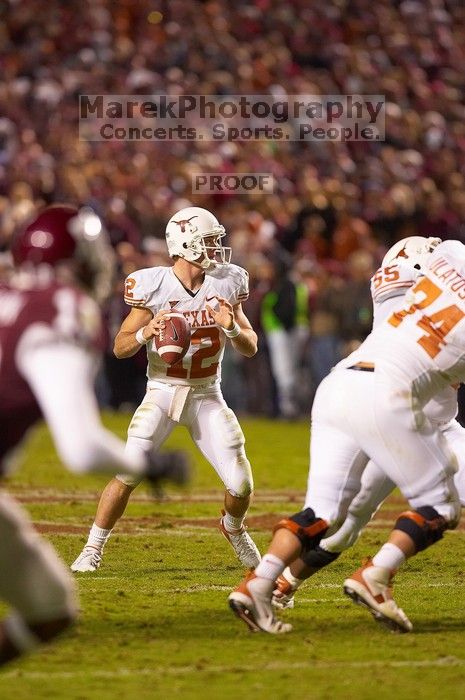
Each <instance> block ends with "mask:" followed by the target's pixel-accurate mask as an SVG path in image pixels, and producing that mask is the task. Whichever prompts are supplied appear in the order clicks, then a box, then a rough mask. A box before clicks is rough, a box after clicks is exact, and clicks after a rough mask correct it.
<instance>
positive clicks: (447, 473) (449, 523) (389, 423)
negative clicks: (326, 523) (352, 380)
mask: <svg viewBox="0 0 465 700" xmlns="http://www.w3.org/2000/svg"><path fill="white" fill-rule="evenodd" d="M397 394H398V395H399V394H400V392H397ZM408 411H409V409H406V410H405V411H404V415H403V409H402V406H401V405H399V406H396V405H395V403H394V405H393V404H391V402H389V401H388V402H386V401H383V402H382V405H379V404H378V405H376V406H375V411H374V415H375V421H376V424H377V427H378V430H379V433H380V437H381V439H380V440H378V443H377V453H378V455H377V461H378V463H379V464H380V466H381V467H382V469H383V470H384V471H385V473H386V474H387V475H388V476H389V477H390V478H391V479H392V480H393V481H394V482H396V483H397V485H398V486H399V488H400V490H401V491H402V493H403V495H404V496H405V498H406V499H407V500H408V501H409V505H410V510H407V511H405V512H403V513H401V514H400V516H399V517H398V519H397V521H396V523H395V526H394V529H393V531H392V533H391V535H390V537H389V539H388V541H387V542H386V543H385V544H384V545H383V546H382V547H381V549H380V550H379V551H378V552H377V553H376V555H375V556H374V557H373V560H372V561H371V562H369V563H368V564H367V565H365V566H363V567H361V568H360V569H359V570H358V571H356V572H355V573H354V574H353V575H352V576H350V577H349V578H348V579H347V580H346V581H345V582H344V590H345V592H346V594H347V595H349V596H350V597H351V598H352V599H353V600H354V601H355V602H357V603H362V604H363V605H365V606H366V607H367V608H369V609H370V612H372V614H373V615H374V617H375V618H376V619H377V620H378V621H380V622H382V623H384V624H386V625H387V626H388V627H390V628H392V629H395V630H397V631H403V632H406V631H409V630H411V629H412V625H411V623H410V621H409V620H408V618H407V617H406V615H405V613H403V611H402V610H400V609H399V608H398V607H397V605H396V604H395V601H394V599H393V597H392V591H391V581H392V578H393V576H394V573H395V572H396V571H397V570H398V569H399V568H400V567H401V566H402V565H403V563H404V562H405V561H406V559H408V558H410V557H412V556H414V555H416V554H417V553H418V552H421V551H423V550H424V549H426V548H427V547H430V546H431V545H433V544H434V543H435V542H437V541H439V540H440V539H441V538H442V536H443V533H444V531H445V530H446V529H450V528H453V527H455V526H456V524H457V522H458V519H459V517H460V502H459V497H458V493H457V491H456V488H455V485H454V480H453V477H454V473H455V471H456V469H457V461H456V458H455V455H454V453H453V452H451V450H450V449H449V446H448V444H447V441H446V440H445V438H444V437H443V435H442V434H441V433H440V432H439V431H438V430H437V429H436V428H435V427H434V426H433V425H432V424H431V423H430V422H429V421H428V419H427V418H426V416H425V415H424V414H419V413H417V414H416V415H415V416H414V419H415V420H414V421H413V420H412V415H411V413H410V416H409V414H408Z"/></svg>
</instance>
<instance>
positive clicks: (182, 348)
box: [154, 313, 191, 365]
mask: <svg viewBox="0 0 465 700" xmlns="http://www.w3.org/2000/svg"><path fill="white" fill-rule="evenodd" d="M167 316H168V317H167V319H166V320H165V327H164V328H162V329H161V330H160V333H159V334H158V335H156V336H154V339H155V348H156V350H157V352H158V354H159V355H160V357H161V358H162V360H163V361H164V362H166V364H167V365H174V364H176V362H179V360H182V358H183V357H184V355H185V354H186V352H187V351H188V349H189V345H190V343H191V329H190V326H189V324H188V323H187V321H186V319H185V318H184V316H183V315H182V314H179V313H172V314H167Z"/></svg>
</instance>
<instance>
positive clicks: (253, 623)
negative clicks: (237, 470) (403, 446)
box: [229, 378, 367, 633]
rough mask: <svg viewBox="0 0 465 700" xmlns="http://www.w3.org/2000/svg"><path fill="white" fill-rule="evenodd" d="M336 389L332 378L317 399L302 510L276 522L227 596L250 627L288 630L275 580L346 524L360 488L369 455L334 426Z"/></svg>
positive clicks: (279, 631) (335, 420)
mask: <svg viewBox="0 0 465 700" xmlns="http://www.w3.org/2000/svg"><path fill="white" fill-rule="evenodd" d="M334 385H335V382H334V379H333V378H331V379H330V378H328V379H327V380H325V385H324V386H322V385H320V388H319V390H318V392H317V396H316V399H315V404H314V411H313V422H312V437H311V460H310V461H311V470H310V474H309V480H308V490H307V497H306V502H305V507H304V509H303V510H302V511H300V512H299V513H296V514H294V515H293V516H291V517H289V518H285V519H283V520H281V521H280V522H279V523H278V524H277V526H276V527H275V530H274V535H273V540H272V542H271V544H270V547H269V549H268V551H267V553H266V554H265V555H264V557H263V559H262V561H261V562H260V564H259V565H258V566H257V568H256V569H255V571H254V572H253V574H252V575H251V576H250V577H249V578H248V579H246V580H245V581H243V582H242V583H241V584H240V586H239V587H238V588H237V589H236V590H235V591H234V592H233V593H232V594H231V595H230V596H229V603H230V607H231V608H232V609H233V611H234V612H235V614H236V615H237V616H238V617H240V618H241V619H242V620H244V622H246V623H247V624H248V625H249V627H250V628H251V629H254V628H255V629H257V628H258V629H262V630H264V631H266V632H271V633H281V632H287V631H289V629H290V626H289V625H285V626H283V625H282V623H281V622H280V621H279V620H277V619H276V618H275V616H274V613H273V609H272V607H271V597H272V592H273V589H274V587H275V581H276V579H277V578H278V577H279V576H280V575H281V574H282V572H283V571H284V569H285V568H286V566H289V565H290V564H291V563H292V562H293V561H295V560H296V559H297V558H299V557H300V558H301V559H303V561H304V562H306V563H307V561H308V558H309V557H311V556H313V552H314V551H315V550H316V549H317V547H318V545H319V543H320V541H321V539H322V537H323V536H324V535H325V534H326V532H327V531H328V530H329V528H332V529H333V531H334V530H335V529H337V527H338V525H339V524H340V523H341V522H342V521H343V520H344V518H345V515H346V512H347V508H348V505H349V504H350V502H351V501H352V499H353V497H354V495H355V493H356V492H357V491H358V489H359V487H360V479H361V475H362V473H363V470H364V468H365V466H366V464H367V457H366V455H365V454H364V453H363V452H362V451H361V450H360V448H359V446H358V444H357V443H356V442H355V441H354V440H353V438H352V437H351V436H350V435H348V434H347V433H346V432H345V430H342V429H340V428H339V427H337V425H335V423H336V424H337V422H338V418H342V417H343V416H339V415H338V414H339V413H340V412H341V411H342V409H341V406H342V405H343V401H344V397H343V396H341V393H343V391H342V390H343V388H344V387H343V386H340V385H338V384H337V383H336V385H335V386H334ZM334 388H335V389H336V391H337V392H338V397H339V396H341V400H340V404H339V409H338V404H336V403H335V402H334V401H332V398H331V397H332V390H333V389H334ZM339 389H340V390H341V391H339ZM331 407H333V408H331Z"/></svg>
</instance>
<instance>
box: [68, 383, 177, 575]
mask: <svg viewBox="0 0 465 700" xmlns="http://www.w3.org/2000/svg"><path fill="white" fill-rule="evenodd" d="M163 394H164V392H162V391H159V390H149V391H148V392H147V394H146V395H145V397H144V400H143V401H142V403H141V405H140V406H139V408H138V409H137V410H136V412H135V413H134V416H133V418H132V420H131V423H130V425H129V428H128V439H127V442H126V447H125V453H126V454H127V455H128V457H129V458H130V459H143V458H145V457H146V455H147V454H148V453H149V452H150V451H151V450H155V451H156V450H158V449H159V448H160V447H161V445H162V444H163V442H164V441H165V440H166V439H167V437H168V436H169V434H170V433H171V431H172V430H173V427H174V425H175V424H174V422H173V421H172V420H171V419H170V418H168V416H167V405H166V406H165V403H166V397H165V396H163ZM140 481H141V479H140V478H139V477H138V476H135V475H130V474H119V475H117V476H116V477H115V478H114V479H112V480H111V481H110V482H109V483H108V484H107V485H106V487H105V488H104V490H103V492H102V494H101V496H100V500H99V503H98V506H97V512H96V515H95V520H94V523H93V525H92V527H91V529H90V532H89V536H88V539H87V542H86V544H85V546H84V548H83V550H82V551H81V553H80V554H79V556H78V557H77V559H76V560H75V561H74V562H73V564H72V565H71V570H72V571H76V572H77V571H80V572H86V571H96V570H97V569H98V568H99V566H100V563H101V560H102V555H103V549H104V547H105V544H106V542H107V541H108V538H109V537H110V535H111V532H112V530H113V528H114V526H115V525H116V523H117V522H118V520H119V519H120V518H121V517H122V515H123V513H124V511H125V510H126V506H127V504H128V501H129V498H130V496H131V493H132V492H133V491H134V489H135V488H136V486H137V485H138V484H139V483H140Z"/></svg>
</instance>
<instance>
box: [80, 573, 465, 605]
mask: <svg viewBox="0 0 465 700" xmlns="http://www.w3.org/2000/svg"><path fill="white" fill-rule="evenodd" d="M77 580H78V581H79V583H81V582H85V583H95V584H98V582H99V581H116V582H118V584H121V585H123V579H121V577H120V576H92V577H90V576H89V577H88V576H79V577H77ZM129 580H130V581H134V580H135V579H129ZM459 586H462V587H463V586H465V582H464V583H457V582H455V581H454V582H451V583H447V582H437V583H424V584H423V585H422V586H421V588H452V587H453V588H457V587H459ZM233 588H234V584H231V585H230V586H225V585H222V584H221V585H220V584H214V583H212V584H210V583H206V584H195V585H193V586H187V587H186V588H179V587H176V588H157V589H152V588H151V589H150V590H155V592H156V593H166V594H171V593H205V592H206V591H231V590H232V589H233ZM148 589H149V587H147V586H146V587H145V588H144V590H148ZM312 589H313V590H315V589H333V590H336V589H341V592H342V582H341V583H318V584H313V585H312ZM138 590H142V588H140V587H139V588H138ZM309 592H310V591H309V590H307V591H306V593H307V594H308V593H309ZM341 600H344V601H345V598H341ZM297 602H298V603H315V602H319V603H333V602H334V598H303V597H300V596H298V597H297ZM347 602H348V603H349V601H347Z"/></svg>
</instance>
